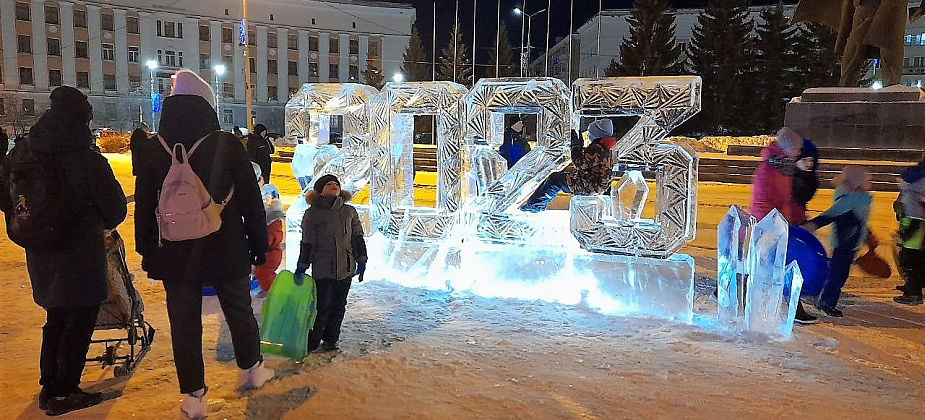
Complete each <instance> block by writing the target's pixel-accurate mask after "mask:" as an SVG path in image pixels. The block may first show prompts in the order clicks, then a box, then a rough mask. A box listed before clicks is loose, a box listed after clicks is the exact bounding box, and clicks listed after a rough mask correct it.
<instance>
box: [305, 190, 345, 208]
mask: <svg viewBox="0 0 925 420" xmlns="http://www.w3.org/2000/svg"><path fill="white" fill-rule="evenodd" d="M352 199H353V194H352V193H350V191H347V190H340V195H339V196H337V197H335V198H334V200H333V203H332V205H331V208H332V209H337V208H340V207H341V206H343V205H344V203H349V202H350V200H352ZM305 202H307V203H308V205H309V206H315V205H318V204H320V203H322V196H321V194H319V193H318V191H315V190H314V189H309V190H308V192H306V193H305Z"/></svg>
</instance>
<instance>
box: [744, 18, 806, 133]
mask: <svg viewBox="0 0 925 420" xmlns="http://www.w3.org/2000/svg"><path fill="white" fill-rule="evenodd" d="M760 16H761V23H760V24H759V25H758V29H757V31H756V32H757V39H756V43H755V49H756V53H757V57H756V77H755V91H756V92H755V98H754V99H755V100H754V101H753V104H754V106H755V123H756V124H757V125H758V127H757V128H758V129H759V130H761V131H762V132H764V133H770V132H774V131H775V130H777V129H778V128H780V127H781V126H782V125H783V123H784V110H785V108H786V104H787V102H788V101H790V99H791V98H793V97H794V96H797V95H799V91H798V89H799V87H800V85H801V84H802V83H801V80H800V79H801V75H800V73H799V71H800V66H799V63H798V60H797V59H796V55H795V48H794V47H795V44H796V37H797V34H796V31H795V28H793V27H791V26H790V25H789V23H788V18H787V17H786V16H784V7H783V5H781V4H778V5H777V7H770V8H767V9H765V10H763V11H762V12H761V15H760Z"/></svg>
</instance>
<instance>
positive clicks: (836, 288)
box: [803, 165, 873, 317]
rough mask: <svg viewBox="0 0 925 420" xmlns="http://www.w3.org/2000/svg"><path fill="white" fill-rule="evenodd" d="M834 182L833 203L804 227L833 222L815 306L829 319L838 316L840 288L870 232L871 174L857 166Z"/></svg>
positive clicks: (843, 173) (810, 227)
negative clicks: (825, 269)
mask: <svg viewBox="0 0 925 420" xmlns="http://www.w3.org/2000/svg"><path fill="white" fill-rule="evenodd" d="M833 182H834V183H835V185H836V189H835V196H834V200H835V202H834V203H833V204H832V207H829V209H828V210H826V211H825V212H824V213H822V214H820V215H819V216H816V217H815V218H813V219H812V220H810V221H808V222H806V224H804V225H803V227H804V228H806V229H807V230H809V231H814V230H816V229H818V228H821V227H823V226H826V225H829V224H832V223H834V224H835V227H834V228H833V229H832V234H831V243H832V247H833V248H834V250H833V251H832V258H831V260H830V261H829V278H828V279H826V281H825V284H824V285H823V287H822V294H820V295H819V300H818V301H817V303H816V307H817V308H818V309H819V310H820V311H822V312H825V313H826V315H829V316H832V317H841V316H842V312H841V311H840V310H838V309H836V307H835V306H836V305H837V304H838V298H839V296H840V295H841V289H842V287H844V286H845V282H846V281H847V280H848V272H849V270H850V269H851V264H852V263H853V262H854V257H855V256H856V254H857V250H858V247H859V246H860V244H862V243H864V241H865V239H866V238H867V236H868V235H869V233H870V230H869V229H868V227H867V221H868V219H869V218H870V205H871V202H872V201H873V197H871V195H870V193H869V192H868V191H869V190H870V174H869V173H868V172H867V168H865V167H863V166H857V165H849V166H846V167H845V169H843V170H842V173H841V174H840V175H838V177H836V178H835V179H834V180H833Z"/></svg>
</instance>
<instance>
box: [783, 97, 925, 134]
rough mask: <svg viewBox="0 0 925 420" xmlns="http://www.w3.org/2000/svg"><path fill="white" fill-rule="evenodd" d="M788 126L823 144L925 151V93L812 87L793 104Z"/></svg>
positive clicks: (789, 106)
mask: <svg viewBox="0 0 925 420" xmlns="http://www.w3.org/2000/svg"><path fill="white" fill-rule="evenodd" d="M784 125H785V126H787V127H790V128H792V129H794V130H796V131H797V132H798V133H800V134H802V135H804V136H806V137H807V138H809V139H811V140H812V141H813V142H814V143H816V145H817V146H820V147H832V148H863V149H906V150H922V149H925V93H923V92H922V90H921V89H919V88H914V87H907V86H900V85H895V86H891V87H888V88H885V89H871V88H847V87H841V88H812V89H807V90H805V91H804V92H803V95H802V96H799V97H796V98H793V100H791V101H790V103H788V104H787V113H786V116H785V117H784Z"/></svg>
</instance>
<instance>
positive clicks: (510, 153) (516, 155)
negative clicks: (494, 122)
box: [498, 118, 527, 169]
mask: <svg viewBox="0 0 925 420" xmlns="http://www.w3.org/2000/svg"><path fill="white" fill-rule="evenodd" d="M523 131H524V122H523V120H522V119H520V118H517V119H515V120H514V123H513V124H511V126H510V127H508V128H507V129H505V130H504V143H502V144H501V147H499V148H498V154H500V155H501V157H503V158H504V160H506V161H507V168H508V169H511V167H512V166H514V164H515V163H517V161H518V160H520V158H522V157H524V155H525V154H527V148H526V147H525V145H526V141H525V140H524V133H523Z"/></svg>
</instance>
